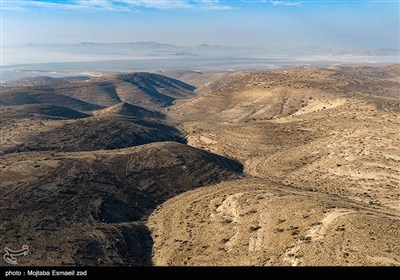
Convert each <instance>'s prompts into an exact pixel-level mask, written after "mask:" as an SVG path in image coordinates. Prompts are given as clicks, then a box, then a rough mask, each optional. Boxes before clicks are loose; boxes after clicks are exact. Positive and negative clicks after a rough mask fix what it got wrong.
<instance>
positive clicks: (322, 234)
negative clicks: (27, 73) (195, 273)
mask: <svg viewBox="0 0 400 280" xmlns="http://www.w3.org/2000/svg"><path fill="white" fill-rule="evenodd" d="M0 199H1V204H0V220H1V221H0V233H1V234H0V244H2V246H3V247H4V246H6V247H8V248H12V249H19V248H21V246H22V245H23V244H27V245H29V254H28V255H27V256H25V257H21V258H20V259H19V260H18V262H19V264H21V265H126V266H130V265H156V266H157V265H177V266H186V265H187V266H199V265H200V266H204V265H224V266H225V265H228V266H230V265H234V266H242V265H246V266H247V265H250V266H253V265H255V266H298V265H300V266H303V265H306V266H319V265H324V266H325V265H340V266H342V265H343V266H347V265H350V266H354V265H356V266H360V265H361V266H363V265H378V266H381V265H390V266H392V265H396V266H399V265H400V242H399V241H400V65H390V66H380V67H361V66H357V67H339V66H334V67H329V68H292V69H284V70H277V71H273V72H268V71H260V72H204V73H203V72H195V71H164V72H161V71H159V72H157V74H155V73H123V74H115V75H109V76H101V77H96V78H92V79H78V78H76V79H75V78H73V79H62V80H57V79H46V78H44V77H39V78H32V79H26V80H24V81H20V82H18V81H16V82H14V83H12V84H8V85H7V86H4V87H2V88H1V92H0ZM0 265H7V263H5V262H0Z"/></svg>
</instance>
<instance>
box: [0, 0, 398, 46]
mask: <svg viewBox="0 0 400 280" xmlns="http://www.w3.org/2000/svg"><path fill="white" fill-rule="evenodd" d="M0 2H1V5H2V30H3V32H2V44H3V46H10V45H21V44H26V43H78V42H134V41H157V42H163V43H171V44H179V45H197V44H202V43H207V44H219V45H230V46H249V47H263V48H279V47H283V48H286V47H290V48H292V47H298V46H322V47H345V48H396V49H398V48H399V40H400V38H399V18H400V17H399V10H400V3H399V0H395V1H389V0H381V1H368V0H359V1H345V0H343V1H330V0H325V1H317V0H314V1H311V0H304V1H301V0H299V1H297V0H296V1H268V0H263V1H261V0H260V1H250V0H236V1H226V0H219V1H218V0H172V1H159V0H118V1H117V0H115V1H114V0H93V1H91V0H66V1H61V0H0Z"/></svg>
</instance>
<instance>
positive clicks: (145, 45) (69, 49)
mask: <svg viewBox="0 0 400 280" xmlns="http://www.w3.org/2000/svg"><path fill="white" fill-rule="evenodd" d="M24 47H25V48H29V49H41V50H49V51H57V52H65V53H79V54H96V55H129V56H146V57H148V56H185V57H196V56H221V55H222V56H224V55H237V54H239V55H240V54H242V53H243V52H244V51H248V50H249V49H247V48H235V47H227V46H219V45H208V44H201V45H197V46H189V47H187V46H177V45H172V44H164V43H157V42H126V43H93V42H82V43H78V44H27V45H25V46H24Z"/></svg>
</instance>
